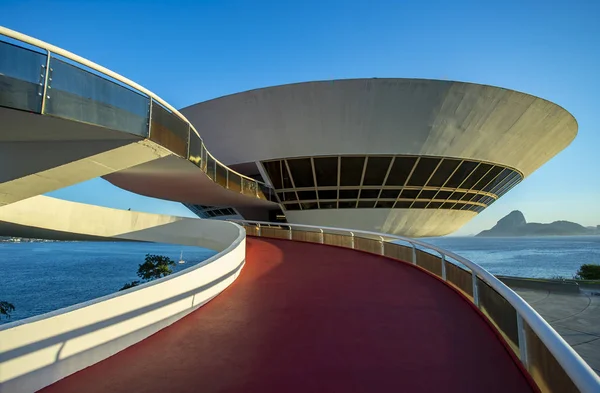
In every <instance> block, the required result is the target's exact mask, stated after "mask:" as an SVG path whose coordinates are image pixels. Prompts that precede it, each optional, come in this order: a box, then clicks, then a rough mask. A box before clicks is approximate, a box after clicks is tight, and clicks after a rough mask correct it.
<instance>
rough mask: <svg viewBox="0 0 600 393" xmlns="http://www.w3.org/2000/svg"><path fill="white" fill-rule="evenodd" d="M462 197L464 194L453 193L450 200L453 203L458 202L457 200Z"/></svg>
mask: <svg viewBox="0 0 600 393" xmlns="http://www.w3.org/2000/svg"><path fill="white" fill-rule="evenodd" d="M464 196H465V193H464V192H455V193H453V194H452V195H451V196H450V199H452V200H453V201H458V200H460V198H462V197H464Z"/></svg>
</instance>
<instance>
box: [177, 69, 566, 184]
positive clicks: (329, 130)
mask: <svg viewBox="0 0 600 393" xmlns="http://www.w3.org/2000/svg"><path fill="white" fill-rule="evenodd" d="M181 113H183V114H184V115H185V116H186V117H187V118H188V120H190V121H191V122H192V124H194V126H195V127H196V128H197V129H198V130H202V137H203V139H204V142H205V143H206V144H207V145H208V146H210V147H211V151H212V152H213V153H214V154H215V156H217V157H219V159H220V160H221V161H222V162H223V163H225V164H227V165H233V164H238V163H245V162H251V161H252V162H253V161H261V160H267V159H272V158H285V157H301V156H319V155H337V154H361V155H364V154H416V155H433V156H445V157H461V158H471V159H475V160H482V161H490V162H493V163H498V164H502V165H506V166H509V167H512V168H516V169H518V170H520V171H521V172H523V173H524V174H525V176H527V175H529V174H530V173H531V172H533V171H534V170H535V169H537V168H538V167H539V166H541V165H542V164H543V163H545V162H546V161H548V160H549V159H550V158H552V157H553V156H554V155H556V154H557V153H558V152H560V151H561V150H562V149H564V148H565V147H566V146H567V145H568V144H569V143H570V142H571V141H572V140H573V138H575V135H576V134H577V122H576V121H575V119H574V118H573V116H572V115H571V114H570V113H569V112H567V111H566V110H564V109H563V108H561V107H560V106H558V105H556V104H553V103H552V102H549V101H546V100H544V99H541V98H538V97H534V96H531V95H529V94H524V93H520V92H517V91H513V90H508V89H503V88H500V87H493V86H486V85H478V84H473V83H463V82H452V81H440V80H427V79H399V78H393V79H392V78H383V79H380V78H376V79H347V80H333V81H319V82H306V83H297V84H290V85H283V86H275V87H268V88H263V89H256V90H251V91H247V92H243V93H238V94H233V95H229V96H225V97H221V98H217V99H214V100H210V101H206V102H201V103H198V104H195V105H192V106H189V107H187V108H184V109H182V110H181Z"/></svg>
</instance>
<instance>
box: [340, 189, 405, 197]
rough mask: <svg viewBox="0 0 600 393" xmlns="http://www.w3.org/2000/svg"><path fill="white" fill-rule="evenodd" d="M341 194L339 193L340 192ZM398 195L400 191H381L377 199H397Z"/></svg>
mask: <svg viewBox="0 0 600 393" xmlns="http://www.w3.org/2000/svg"><path fill="white" fill-rule="evenodd" d="M340 192H341V191H340ZM398 194H400V190H381V194H380V195H379V198H394V199H396V198H398Z"/></svg>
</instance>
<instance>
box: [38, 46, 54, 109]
mask: <svg viewBox="0 0 600 393" xmlns="http://www.w3.org/2000/svg"><path fill="white" fill-rule="evenodd" d="M50 56H52V53H50V51H49V50H46V65H42V67H43V68H45V69H46V72H44V82H43V83H44V86H43V87H42V90H43V91H42V107H41V108H40V113H41V114H42V115H43V114H44V109H45V108H46V100H48V99H50V96H49V95H47V94H48V93H47V92H48V79H49V78H50Z"/></svg>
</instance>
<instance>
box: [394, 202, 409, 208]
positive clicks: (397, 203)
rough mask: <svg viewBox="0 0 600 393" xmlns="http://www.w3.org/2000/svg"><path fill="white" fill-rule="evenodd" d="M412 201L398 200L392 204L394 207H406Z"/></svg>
mask: <svg viewBox="0 0 600 393" xmlns="http://www.w3.org/2000/svg"><path fill="white" fill-rule="evenodd" d="M411 204H412V202H409V201H398V202H396V204H395V205H394V209H408V208H409V207H410V205H411Z"/></svg>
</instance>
